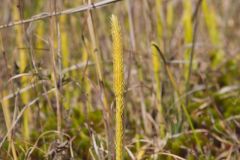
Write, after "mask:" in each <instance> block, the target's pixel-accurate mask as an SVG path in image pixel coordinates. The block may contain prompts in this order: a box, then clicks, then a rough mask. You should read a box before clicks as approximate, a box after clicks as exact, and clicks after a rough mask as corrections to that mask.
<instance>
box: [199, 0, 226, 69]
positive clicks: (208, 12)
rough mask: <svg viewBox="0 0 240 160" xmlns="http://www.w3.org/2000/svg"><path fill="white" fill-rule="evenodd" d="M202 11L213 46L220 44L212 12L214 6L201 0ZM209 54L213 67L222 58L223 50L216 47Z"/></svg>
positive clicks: (205, 0)
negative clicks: (211, 57)
mask: <svg viewBox="0 0 240 160" xmlns="http://www.w3.org/2000/svg"><path fill="white" fill-rule="evenodd" d="M202 11H203V15H204V19H205V23H206V26H207V28H208V33H209V37H210V40H211V43H212V44H213V45H214V47H219V46H221V40H220V35H219V31H218V28H217V20H216V14H215V12H214V8H213V7H211V6H210V5H209V4H208V3H207V0H203V2H202ZM211 56H213V61H212V67H214V68H215V67H216V66H217V65H218V64H219V63H220V62H221V61H222V60H223V56H224V52H223V50H221V49H216V50H215V52H213V53H212V55H211Z"/></svg>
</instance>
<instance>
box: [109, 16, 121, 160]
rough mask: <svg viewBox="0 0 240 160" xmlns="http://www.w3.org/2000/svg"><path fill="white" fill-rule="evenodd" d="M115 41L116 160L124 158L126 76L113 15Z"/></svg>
mask: <svg viewBox="0 0 240 160" xmlns="http://www.w3.org/2000/svg"><path fill="white" fill-rule="evenodd" d="M111 23H112V39H113V79H114V84H113V88H114V94H115V98H116V135H115V136H116V160H122V158H123V134H124V127H123V110H124V98H123V92H124V74H123V44H122V37H121V28H120V25H119V22H118V19H117V17H116V16H114V15H112V17H111Z"/></svg>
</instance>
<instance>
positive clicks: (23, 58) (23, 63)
mask: <svg viewBox="0 0 240 160" xmlns="http://www.w3.org/2000/svg"><path fill="white" fill-rule="evenodd" d="M13 17H14V19H15V20H19V19H21V18H20V14H19V12H18V8H17V7H16V6H14V7H13ZM15 28H16V45H17V48H18V55H19V70H20V73H23V72H24V71H25V69H26V67H27V62H28V56H27V52H25V50H24V49H19V48H23V47H24V36H23V33H24V32H23V29H22V26H16V27H15ZM25 84H27V79H26V77H22V79H21V86H24V85H25ZM21 99H22V102H23V104H27V103H28V102H29V94H28V92H25V93H23V94H22V96H21ZM30 119H31V114H30V108H28V109H26V110H25V112H24V114H23V136H24V138H25V140H29V139H30V129H29V121H30Z"/></svg>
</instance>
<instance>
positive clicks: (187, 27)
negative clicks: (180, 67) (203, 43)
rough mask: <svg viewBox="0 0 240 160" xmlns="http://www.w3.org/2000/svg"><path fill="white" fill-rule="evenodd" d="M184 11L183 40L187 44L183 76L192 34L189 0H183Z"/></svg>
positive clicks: (186, 73)
mask: <svg viewBox="0 0 240 160" xmlns="http://www.w3.org/2000/svg"><path fill="white" fill-rule="evenodd" d="M183 6H184V13H183V26H184V41H185V45H186V46H187V47H186V49H185V53H184V60H185V61H186V64H185V67H184V78H185V79H187V77H188V70H189V61H190V52H191V48H190V47H188V46H189V44H191V43H192V37H193V36H192V35H193V24H192V19H191V18H192V17H191V15H192V3H191V1H190V0H184V1H183Z"/></svg>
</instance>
